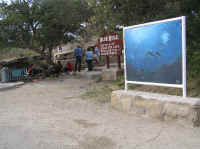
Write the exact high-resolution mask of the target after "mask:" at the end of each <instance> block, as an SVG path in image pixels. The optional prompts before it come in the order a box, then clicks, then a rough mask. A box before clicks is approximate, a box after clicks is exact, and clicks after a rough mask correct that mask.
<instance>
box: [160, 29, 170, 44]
mask: <svg viewBox="0 0 200 149" xmlns="http://www.w3.org/2000/svg"><path fill="white" fill-rule="evenodd" d="M161 39H162V43H163V44H165V45H166V44H167V42H168V41H169V40H170V34H169V33H168V32H167V31H164V33H163V34H162V35H161Z"/></svg>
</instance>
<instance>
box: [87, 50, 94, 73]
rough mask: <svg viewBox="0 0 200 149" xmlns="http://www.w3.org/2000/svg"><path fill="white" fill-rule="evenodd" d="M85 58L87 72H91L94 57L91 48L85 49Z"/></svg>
mask: <svg viewBox="0 0 200 149" xmlns="http://www.w3.org/2000/svg"><path fill="white" fill-rule="evenodd" d="M85 56H86V62H87V64H88V71H92V67H93V66H92V61H93V57H94V54H93V52H92V50H91V48H88V49H87V52H86V53H85Z"/></svg>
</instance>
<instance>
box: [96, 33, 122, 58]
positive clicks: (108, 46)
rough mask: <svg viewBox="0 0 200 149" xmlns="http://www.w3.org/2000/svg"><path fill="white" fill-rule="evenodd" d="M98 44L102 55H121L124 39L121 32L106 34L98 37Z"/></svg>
mask: <svg viewBox="0 0 200 149" xmlns="http://www.w3.org/2000/svg"><path fill="white" fill-rule="evenodd" d="M97 46H98V48H99V50H100V52H101V55H102V56H111V55H121V54H122V48H123V41H122V39H121V38H120V35H119V34H116V33H110V34H104V35H102V36H101V37H100V38H99V39H98V42H97Z"/></svg>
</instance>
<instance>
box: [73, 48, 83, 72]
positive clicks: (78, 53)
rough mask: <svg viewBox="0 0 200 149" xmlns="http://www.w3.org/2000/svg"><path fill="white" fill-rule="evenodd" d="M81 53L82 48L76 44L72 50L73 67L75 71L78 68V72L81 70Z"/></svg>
mask: <svg viewBox="0 0 200 149" xmlns="http://www.w3.org/2000/svg"><path fill="white" fill-rule="evenodd" d="M82 55H83V50H82V48H81V47H80V46H77V48H75V50H74V56H75V58H76V62H75V69H74V71H75V72H76V71H77V69H78V71H79V72H80V71H81V59H82Z"/></svg>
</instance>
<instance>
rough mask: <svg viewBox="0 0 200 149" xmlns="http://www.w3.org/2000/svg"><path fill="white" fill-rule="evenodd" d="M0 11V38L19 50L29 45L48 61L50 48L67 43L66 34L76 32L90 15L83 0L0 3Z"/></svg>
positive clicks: (25, 0)
mask: <svg viewBox="0 0 200 149" xmlns="http://www.w3.org/2000/svg"><path fill="white" fill-rule="evenodd" d="M0 8H1V9H0V10H1V16H5V17H4V19H3V20H1V21H0V27H1V28H3V29H4V30H2V31H3V32H2V36H1V35H0V38H4V41H8V40H12V41H14V43H15V45H18V46H20V47H24V45H25V47H26V46H27V45H28V47H29V49H32V50H35V51H36V52H38V53H40V54H42V55H43V56H46V59H47V60H50V61H51V57H52V55H51V53H52V49H53V48H54V47H56V46H57V45H59V44H61V43H63V42H64V41H66V39H67V38H65V35H66V33H68V32H76V31H77V30H78V29H79V28H80V24H81V23H82V22H85V21H87V17H88V16H89V12H90V10H89V9H88V8H89V7H88V5H87V3H86V1H84V0H82V1H80V0H13V1H12V3H11V4H6V3H4V2H1V3H0ZM3 34H4V35H7V36H4V35H3Z"/></svg>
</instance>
